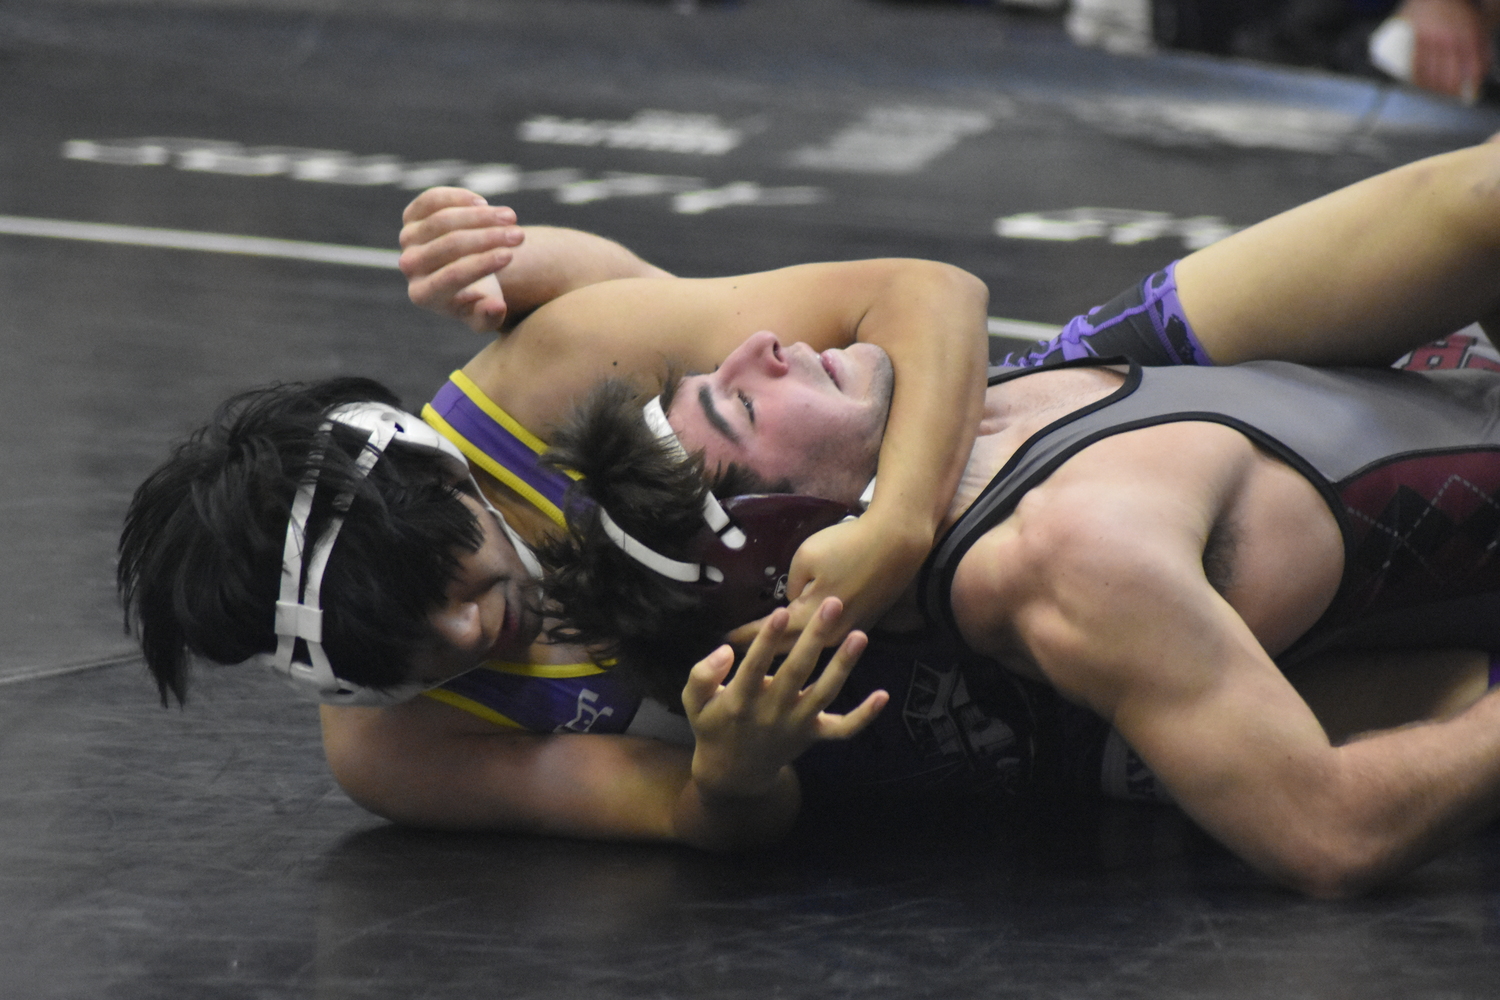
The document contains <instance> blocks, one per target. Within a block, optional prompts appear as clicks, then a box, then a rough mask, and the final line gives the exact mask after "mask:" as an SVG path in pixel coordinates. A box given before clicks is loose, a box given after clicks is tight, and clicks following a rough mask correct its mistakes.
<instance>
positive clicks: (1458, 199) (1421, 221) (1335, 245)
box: [1177, 143, 1500, 365]
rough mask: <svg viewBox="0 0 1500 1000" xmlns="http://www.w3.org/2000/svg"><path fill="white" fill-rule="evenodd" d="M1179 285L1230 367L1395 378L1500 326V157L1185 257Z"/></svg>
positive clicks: (1311, 206)
mask: <svg viewBox="0 0 1500 1000" xmlns="http://www.w3.org/2000/svg"><path fill="white" fill-rule="evenodd" d="M1177 284H1178V293H1179V295H1180V296H1181V299H1182V304H1183V308H1184V309H1185V311H1186V312H1187V315H1188V317H1189V319H1190V320H1191V321H1192V324H1193V327H1194V329H1195V330H1196V332H1197V334H1198V337H1199V339H1200V340H1201V341H1202V343H1203V346H1204V347H1205V348H1206V349H1207V351H1208V353H1209V356H1210V357H1212V358H1213V359H1214V360H1215V361H1216V362H1218V363H1220V364H1232V363H1234V362H1237V361H1250V360H1254V359H1257V358H1283V359H1286V360H1290V361H1301V362H1304V363H1308V364H1380V365H1384V364H1389V363H1390V362H1391V361H1393V360H1394V359H1395V358H1397V357H1399V356H1400V355H1401V354H1403V353H1405V352H1406V351H1408V350H1410V349H1411V348H1413V347H1416V346H1419V345H1421V344H1424V343H1427V342H1429V341H1431V340H1434V339H1436V338H1438V337H1441V336H1444V335H1446V334H1449V333H1452V332H1453V331H1454V330H1457V329H1459V328H1461V327H1463V326H1467V325H1468V324H1469V323H1472V322H1474V321H1475V320H1478V319H1481V318H1486V317H1488V318H1496V317H1500V144H1489V143H1487V144H1483V145H1480V146H1475V147H1472V148H1470V149H1463V150H1459V151H1457V152H1454V153H1447V154H1444V155H1442V156H1437V157H1433V158H1431V159H1427V160H1421V161H1419V162H1417V163H1413V164H1408V165H1407V166H1404V167H1400V168H1398V169H1396V170H1392V171H1389V172H1387V173H1384V174H1380V175H1379V176H1376V177H1372V178H1370V179H1368V180H1365V181H1361V182H1360V183H1358V184H1354V185H1352V186H1350V187H1347V188H1343V189H1341V190H1339V191H1335V192H1333V193H1332V194H1330V195H1327V196H1325V197H1323V198H1319V199H1318V200H1316V201H1312V202H1308V203H1307V204H1305V205H1300V206H1298V207H1297V208H1294V209H1291V210H1289V211H1287V212H1283V213H1282V214H1280V215H1278V216H1275V217H1273V218H1271V219H1267V220H1266V221H1265V222H1262V223H1259V224H1258V225H1255V226H1251V227H1250V228H1249V229H1245V230H1242V231H1241V232H1238V233H1235V234H1234V235H1233V236H1230V237H1228V238H1226V239H1224V240H1221V241H1219V242H1218V243H1215V244H1213V245H1212V246H1209V247H1206V248H1204V249H1202V250H1199V251H1198V252H1196V253H1194V254H1191V255H1190V256H1188V257H1186V258H1184V259H1183V260H1182V262H1181V263H1180V264H1179V265H1178V267H1177ZM1490 329H1492V330H1496V329H1500V327H1497V326H1491V327H1490Z"/></svg>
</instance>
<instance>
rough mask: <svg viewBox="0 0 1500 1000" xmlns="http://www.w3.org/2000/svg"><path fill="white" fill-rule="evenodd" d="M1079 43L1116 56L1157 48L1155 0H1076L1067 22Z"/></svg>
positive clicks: (1139, 53) (1142, 53) (1070, 32)
mask: <svg viewBox="0 0 1500 1000" xmlns="http://www.w3.org/2000/svg"><path fill="white" fill-rule="evenodd" d="M1063 23H1064V26H1065V27H1066V28H1067V30H1068V37H1069V38H1071V39H1073V41H1074V42H1075V43H1076V44H1078V45H1087V46H1090V47H1091V48H1098V49H1103V50H1104V51H1106V52H1113V53H1115V54H1116V55H1132V56H1143V55H1148V54H1149V53H1151V52H1154V51H1156V43H1155V41H1154V40H1153V39H1152V35H1151V0H1072V6H1071V7H1070V8H1069V10H1068V16H1067V18H1066V19H1065V21H1064V22H1063Z"/></svg>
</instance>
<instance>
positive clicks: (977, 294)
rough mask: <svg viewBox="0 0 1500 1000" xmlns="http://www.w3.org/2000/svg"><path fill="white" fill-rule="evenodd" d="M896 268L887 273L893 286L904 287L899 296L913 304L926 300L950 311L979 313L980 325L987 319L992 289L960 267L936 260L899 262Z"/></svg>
mask: <svg viewBox="0 0 1500 1000" xmlns="http://www.w3.org/2000/svg"><path fill="white" fill-rule="evenodd" d="M889 263H890V264H891V266H893V267H894V268H895V270H894V271H888V272H887V275H888V277H889V278H892V279H894V280H893V283H898V284H904V285H905V288H904V289H902V290H901V292H900V294H901V296H902V298H903V299H906V300H908V301H909V300H910V298H911V296H912V295H914V294H915V295H917V296H922V297H925V299H926V301H928V302H935V303H942V304H943V305H944V306H945V307H947V308H955V307H956V308H962V309H966V310H969V311H971V312H973V313H976V314H977V315H978V316H979V317H981V323H982V320H983V319H984V318H987V316H988V312H989V304H990V289H989V286H988V285H986V284H985V283H984V282H983V281H981V280H980V279H979V278H978V277H976V276H975V275H972V274H970V273H969V272H968V271H965V270H964V269H963V268H961V267H955V266H953V265H952V264H944V263H942V262H941V261H935V260H897V261H892V262H889Z"/></svg>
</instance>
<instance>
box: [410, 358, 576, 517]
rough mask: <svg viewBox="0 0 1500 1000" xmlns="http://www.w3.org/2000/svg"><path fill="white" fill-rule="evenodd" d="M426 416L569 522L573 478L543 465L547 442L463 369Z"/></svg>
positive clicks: (482, 464) (468, 453)
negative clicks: (565, 505)
mask: <svg viewBox="0 0 1500 1000" xmlns="http://www.w3.org/2000/svg"><path fill="white" fill-rule="evenodd" d="M422 419H423V420H425V421H427V422H428V423H429V424H431V425H432V426H433V427H435V428H436V429H437V430H438V432H439V433H440V434H442V435H443V436H444V437H446V438H447V439H448V440H450V441H452V442H453V443H454V444H456V445H458V447H459V449H460V450H461V451H462V452H463V453H464V456H465V457H466V458H468V460H469V461H470V462H473V463H474V465H475V466H477V467H478V468H481V469H483V470H484V471H485V472H487V473H489V474H490V475H492V476H494V477H495V478H496V479H498V480H499V481H500V482H502V483H504V484H505V485H506V486H509V487H510V488H511V489H513V490H515V491H516V492H517V493H518V494H520V495H521V496H522V497H524V498H525V499H526V500H527V502H529V503H530V504H531V505H532V506H533V507H535V508H536V509H537V510H539V511H541V512H542V513H543V514H546V515H547V517H549V518H551V519H552V521H553V522H554V523H556V524H557V525H558V526H559V527H566V525H567V520H566V517H565V516H564V514H563V498H564V496H565V495H566V494H567V491H568V487H569V486H570V485H571V484H572V482H573V479H574V478H577V477H576V476H575V477H570V476H569V475H567V474H564V473H561V472H557V471H555V470H553V469H549V468H546V467H545V466H543V465H541V464H540V462H539V459H540V458H541V455H542V453H543V452H545V451H546V450H547V443H546V442H545V441H543V440H542V439H541V438H539V437H537V436H536V435H535V434H532V433H531V432H530V431H528V430H527V429H526V428H525V427H522V426H521V424H520V423H519V422H517V421H516V419H515V418H514V417H512V416H511V415H510V414H508V413H506V412H505V411H504V410H503V409H501V408H500V406H499V405H498V404H497V403H495V401H494V400H492V399H490V398H489V396H487V395H485V394H484V392H483V390H481V389H480V388H479V386H477V385H475V384H474V381H473V380H472V379H470V378H469V377H468V376H467V375H465V374H464V373H463V372H461V371H457V372H454V373H453V374H452V375H450V376H448V382H447V384H445V385H444V386H443V387H442V388H441V389H439V390H438V393H437V395H436V396H434V397H433V399H432V402H431V403H428V404H427V405H426V406H424V407H423V408H422Z"/></svg>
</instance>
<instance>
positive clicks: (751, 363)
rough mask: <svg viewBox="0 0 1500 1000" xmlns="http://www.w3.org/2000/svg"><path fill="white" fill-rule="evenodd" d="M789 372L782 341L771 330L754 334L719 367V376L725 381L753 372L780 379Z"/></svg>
mask: <svg viewBox="0 0 1500 1000" xmlns="http://www.w3.org/2000/svg"><path fill="white" fill-rule="evenodd" d="M787 371H788V365H787V361H786V353H785V352H784V351H783V350H782V348H781V340H780V339H779V338H777V336H776V334H774V333H772V332H771V331H770V330H761V331H760V332H759V333H752V334H751V335H750V336H749V337H748V338H747V339H746V340H745V342H744V343H743V344H741V345H740V346H739V347H736V348H735V349H734V350H733V351H731V352H730V354H729V357H727V358H725V359H724V362H723V364H721V365H719V374H720V375H721V376H722V377H723V378H725V379H733V378H735V377H737V376H739V375H742V374H746V373H752V372H753V373H758V374H764V375H769V376H771V377H772V378H780V377H781V376H782V375H785V374H786V373H787Z"/></svg>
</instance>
